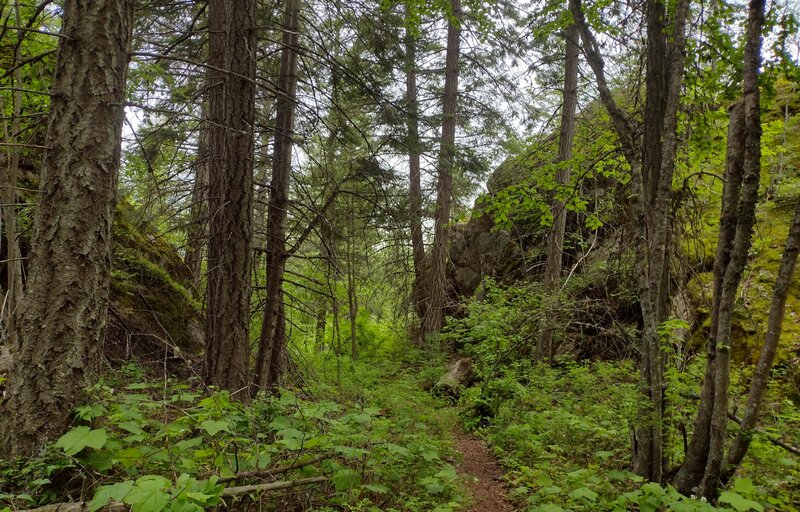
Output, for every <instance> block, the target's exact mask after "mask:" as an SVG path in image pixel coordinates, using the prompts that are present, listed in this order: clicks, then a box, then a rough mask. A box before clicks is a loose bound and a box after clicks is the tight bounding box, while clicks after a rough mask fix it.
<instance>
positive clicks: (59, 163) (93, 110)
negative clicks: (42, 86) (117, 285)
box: [0, 0, 133, 456]
mask: <svg viewBox="0 0 800 512" xmlns="http://www.w3.org/2000/svg"><path fill="white" fill-rule="evenodd" d="M132 5H133V2H132V1H131V0H92V1H88V0H67V1H66V2H65V3H64V6H63V8H64V19H63V22H62V34H63V35H64V36H66V37H63V38H61V39H60V50H59V54H58V60H57V65H56V74H55V81H54V84H53V88H52V100H51V106H50V122H49V127H48V132H47V136H46V143H47V146H48V150H47V154H46V156H45V160H44V163H43V168H42V181H41V183H42V185H41V190H40V197H39V204H38V207H37V213H36V229H35V232H34V236H33V248H32V252H31V256H30V258H31V259H30V264H29V269H30V279H29V282H28V293H27V294H26V296H25V297H24V299H23V305H22V315H21V318H20V325H19V327H20V336H19V342H18V344H17V346H15V347H13V349H14V367H13V371H12V373H11V378H10V379H9V382H8V397H7V399H6V400H5V401H4V402H3V403H2V405H1V406H0V408H1V409H2V412H1V413H0V415H1V416H2V418H4V420H3V422H2V425H0V451H2V452H3V454H4V455H6V456H30V455H32V454H33V453H34V452H36V451H37V449H38V448H40V447H41V445H42V444H43V443H44V442H46V441H48V440H52V439H53V438H55V437H56V436H58V435H59V434H61V433H62V432H63V431H64V430H65V429H66V428H67V426H68V425H69V422H70V412H71V411H72V408H73V407H75V406H76V405H78V404H79V403H80V402H81V400H82V399H83V394H82V391H83V388H84V387H85V386H87V385H89V384H91V383H93V382H94V380H95V378H96V376H97V371H98V369H99V363H100V359H101V351H102V347H103V340H104V336H105V328H106V313H107V309H108V287H109V274H110V266H111V224H112V220H113V213H114V201H115V193H116V185H117V176H118V172H119V164H120V143H121V135H122V121H123V118H124V106H123V105H124V99H125V79H126V72H127V67H128V49H129V45H130V40H131V28H132V24H133V23H132V20H133V14H132V11H133V9H132Z"/></svg>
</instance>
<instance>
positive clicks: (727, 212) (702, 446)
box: [673, 101, 744, 495]
mask: <svg viewBox="0 0 800 512" xmlns="http://www.w3.org/2000/svg"><path fill="white" fill-rule="evenodd" d="M743 162H744V104H743V103H742V102H741V101H739V102H736V103H735V104H733V105H732V106H731V108H730V109H729V112H728V136H727V150H726V155H725V181H724V183H723V190H722V208H721V211H720V221H719V234H718V236H717V251H716V255H715V257H714V269H713V273H714V281H713V287H712V298H711V326H710V328H709V332H708V342H707V343H706V366H705V373H704V377H703V388H702V390H701V394H700V404H699V406H698V409H697V415H696V417H695V421H694V428H693V430H692V437H691V440H690V441H689V446H688V447H687V450H686V455H685V457H684V459H683V463H682V464H681V467H680V468H679V470H678V473H677V474H676V475H675V479H674V481H673V485H674V486H675V488H676V489H678V490H679V491H680V492H682V493H683V494H686V495H689V494H692V493H693V492H694V491H693V489H694V487H696V486H697V485H699V483H700V481H701V480H702V478H703V473H704V472H705V466H706V460H707V459H708V444H709V440H710V437H711V431H710V425H711V413H712V410H713V405H714V371H715V367H716V364H715V362H716V357H717V326H718V325H719V310H720V299H721V297H722V283H723V277H724V275H725V269H726V268H727V267H728V263H729V262H730V259H731V251H732V249H733V239H734V236H735V235H736V226H737V219H736V205H737V204H738V203H739V194H740V191H741V186H742V171H743Z"/></svg>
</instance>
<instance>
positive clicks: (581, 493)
mask: <svg viewBox="0 0 800 512" xmlns="http://www.w3.org/2000/svg"><path fill="white" fill-rule="evenodd" d="M569 497H570V498H572V499H573V500H577V499H580V498H584V499H587V500H589V501H591V502H595V501H597V493H596V492H594V491H593V490H591V489H589V488H588V487H578V488H577V489H575V490H574V491H572V492H571V493H569Z"/></svg>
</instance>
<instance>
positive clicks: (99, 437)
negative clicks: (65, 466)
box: [56, 426, 108, 455]
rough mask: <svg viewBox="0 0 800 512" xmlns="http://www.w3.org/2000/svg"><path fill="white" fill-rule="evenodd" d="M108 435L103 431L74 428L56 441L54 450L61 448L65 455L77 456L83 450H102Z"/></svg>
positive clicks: (83, 427) (82, 427)
mask: <svg viewBox="0 0 800 512" xmlns="http://www.w3.org/2000/svg"><path fill="white" fill-rule="evenodd" d="M107 440H108V435H106V431H105V429H102V428H101V429H95V430H92V429H90V428H89V427H86V426H81V427H75V428H73V429H72V430H70V431H69V432H67V433H66V434H64V435H63V436H61V437H60V438H59V439H58V441H56V448H61V449H62V450H64V453H66V454H67V455H77V454H78V453H79V452H80V451H81V450H83V449H84V448H94V449H95V450H99V449H100V448H102V447H103V446H104V445H105V444H106V441H107Z"/></svg>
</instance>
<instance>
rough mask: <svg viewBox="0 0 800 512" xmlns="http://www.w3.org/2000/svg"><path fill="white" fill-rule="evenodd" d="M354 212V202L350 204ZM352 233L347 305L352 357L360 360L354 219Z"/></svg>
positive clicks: (348, 267) (348, 252) (351, 222)
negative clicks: (357, 331)
mask: <svg viewBox="0 0 800 512" xmlns="http://www.w3.org/2000/svg"><path fill="white" fill-rule="evenodd" d="M350 206H351V211H352V202H351V203H350ZM349 224H350V226H349V227H350V229H349V231H350V233H349V236H348V239H347V245H348V248H347V305H348V309H349V311H348V313H349V315H348V316H349V318H350V357H352V358H353V360H355V359H356V358H358V339H357V337H356V323H357V322H356V321H357V319H358V296H357V295H356V274H355V271H356V269H355V263H356V262H355V243H353V236H354V233H353V232H354V229H353V217H352V216H351V217H350V222H349Z"/></svg>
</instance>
